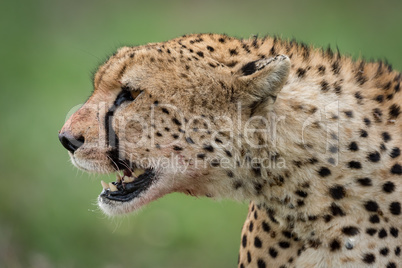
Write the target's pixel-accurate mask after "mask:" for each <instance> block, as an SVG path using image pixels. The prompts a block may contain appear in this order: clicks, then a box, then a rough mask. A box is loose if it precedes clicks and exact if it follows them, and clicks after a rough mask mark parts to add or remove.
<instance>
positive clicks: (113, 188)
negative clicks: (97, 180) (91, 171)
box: [109, 182, 117, 192]
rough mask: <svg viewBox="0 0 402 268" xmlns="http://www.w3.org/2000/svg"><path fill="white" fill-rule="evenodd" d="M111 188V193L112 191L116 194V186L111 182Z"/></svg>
mask: <svg viewBox="0 0 402 268" xmlns="http://www.w3.org/2000/svg"><path fill="white" fill-rule="evenodd" d="M109 188H110V191H112V192H116V191H117V187H116V185H114V184H113V183H111V182H109Z"/></svg>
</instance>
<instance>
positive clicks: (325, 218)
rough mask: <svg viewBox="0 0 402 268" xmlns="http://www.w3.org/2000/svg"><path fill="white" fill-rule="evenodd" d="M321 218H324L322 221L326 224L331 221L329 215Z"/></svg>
mask: <svg viewBox="0 0 402 268" xmlns="http://www.w3.org/2000/svg"><path fill="white" fill-rule="evenodd" d="M323 218H324V221H325V222H326V223H328V222H330V221H331V220H332V216H331V215H328V214H327V215H324V216H323Z"/></svg>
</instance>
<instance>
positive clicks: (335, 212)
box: [330, 203, 346, 216]
mask: <svg viewBox="0 0 402 268" xmlns="http://www.w3.org/2000/svg"><path fill="white" fill-rule="evenodd" d="M330 209H331V213H332V215H333V216H345V215H346V214H345V212H343V210H342V209H341V208H340V207H339V206H338V205H337V204H335V203H332V204H331V207H330Z"/></svg>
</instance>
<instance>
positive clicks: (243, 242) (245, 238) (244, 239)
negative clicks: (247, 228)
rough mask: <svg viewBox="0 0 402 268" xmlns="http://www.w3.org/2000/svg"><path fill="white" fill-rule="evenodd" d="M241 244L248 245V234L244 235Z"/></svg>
mask: <svg viewBox="0 0 402 268" xmlns="http://www.w3.org/2000/svg"><path fill="white" fill-rule="evenodd" d="M241 244H242V245H243V247H244V248H245V247H246V246H247V236H246V235H243V238H242V240H241Z"/></svg>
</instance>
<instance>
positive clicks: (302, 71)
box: [296, 68, 306, 78]
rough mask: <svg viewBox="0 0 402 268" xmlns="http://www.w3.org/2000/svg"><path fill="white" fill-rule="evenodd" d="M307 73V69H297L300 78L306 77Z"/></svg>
mask: <svg viewBox="0 0 402 268" xmlns="http://www.w3.org/2000/svg"><path fill="white" fill-rule="evenodd" d="M305 74H306V69H303V68H299V69H297V71H296V75H297V76H298V77H299V78H302V77H304V75H305Z"/></svg>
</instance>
